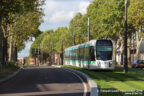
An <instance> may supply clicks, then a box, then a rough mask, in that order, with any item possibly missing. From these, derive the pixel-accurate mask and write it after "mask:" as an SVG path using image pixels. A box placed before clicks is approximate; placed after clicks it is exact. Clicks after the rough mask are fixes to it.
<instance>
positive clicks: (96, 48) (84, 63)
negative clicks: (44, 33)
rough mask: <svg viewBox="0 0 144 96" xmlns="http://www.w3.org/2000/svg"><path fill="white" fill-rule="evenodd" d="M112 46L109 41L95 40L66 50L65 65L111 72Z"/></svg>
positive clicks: (112, 61) (112, 65)
mask: <svg viewBox="0 0 144 96" xmlns="http://www.w3.org/2000/svg"><path fill="white" fill-rule="evenodd" d="M113 45H114V44H113V42H112V41H111V40H105V39H97V40H91V41H89V42H86V43H83V44H79V45H75V46H72V47H69V48H66V49H65V65H72V66H76V67H81V68H86V69H92V70H96V69H98V70H113V69H114V66H115V64H114V50H113Z"/></svg>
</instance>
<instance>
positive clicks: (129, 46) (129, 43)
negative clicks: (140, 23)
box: [127, 37, 131, 64]
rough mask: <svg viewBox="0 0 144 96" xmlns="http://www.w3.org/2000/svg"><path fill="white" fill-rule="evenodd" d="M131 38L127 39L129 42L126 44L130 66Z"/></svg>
mask: <svg viewBox="0 0 144 96" xmlns="http://www.w3.org/2000/svg"><path fill="white" fill-rule="evenodd" d="M130 51H131V37H130V39H129V42H128V49H127V52H128V58H127V59H128V64H131V52H130Z"/></svg>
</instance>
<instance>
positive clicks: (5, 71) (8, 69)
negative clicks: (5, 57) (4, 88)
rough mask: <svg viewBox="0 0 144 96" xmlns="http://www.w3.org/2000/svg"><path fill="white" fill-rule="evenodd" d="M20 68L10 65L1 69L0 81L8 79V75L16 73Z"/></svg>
mask: <svg viewBox="0 0 144 96" xmlns="http://www.w3.org/2000/svg"><path fill="white" fill-rule="evenodd" d="M18 68H19V67H18V66H16V65H14V64H9V65H8V66H6V67H5V68H0V79H3V78H5V77H7V76H8V75H10V74H12V73H13V72H15V71H16V70H17V69H18Z"/></svg>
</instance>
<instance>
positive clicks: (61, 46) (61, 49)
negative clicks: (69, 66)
mask: <svg viewBox="0 0 144 96" xmlns="http://www.w3.org/2000/svg"><path fill="white" fill-rule="evenodd" d="M60 57H61V65H63V40H62V43H61V56H60Z"/></svg>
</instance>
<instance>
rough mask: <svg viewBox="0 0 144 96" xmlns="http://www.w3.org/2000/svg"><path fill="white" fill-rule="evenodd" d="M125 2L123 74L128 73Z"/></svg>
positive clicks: (126, 0)
mask: <svg viewBox="0 0 144 96" xmlns="http://www.w3.org/2000/svg"><path fill="white" fill-rule="evenodd" d="M127 2H128V0H125V30H124V72H125V73H127V72H128V64H127Z"/></svg>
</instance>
